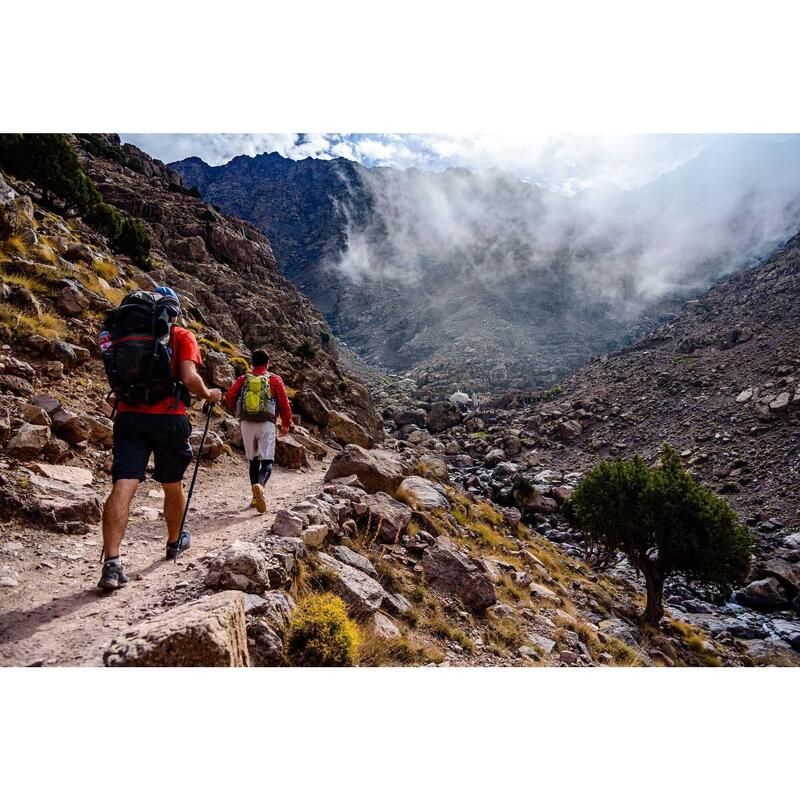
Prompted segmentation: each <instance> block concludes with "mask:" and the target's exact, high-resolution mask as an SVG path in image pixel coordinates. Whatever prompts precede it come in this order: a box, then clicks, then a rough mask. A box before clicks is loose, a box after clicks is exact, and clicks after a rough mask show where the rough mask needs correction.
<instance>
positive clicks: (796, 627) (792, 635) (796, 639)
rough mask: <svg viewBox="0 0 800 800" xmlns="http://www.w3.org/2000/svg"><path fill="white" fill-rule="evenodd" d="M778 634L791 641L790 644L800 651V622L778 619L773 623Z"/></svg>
mask: <svg viewBox="0 0 800 800" xmlns="http://www.w3.org/2000/svg"><path fill="white" fill-rule="evenodd" d="M772 625H773V627H774V628H775V630H776V632H777V633H778V636H780V637H781V639H783V640H785V641H787V642H789V644H790V645H791V646H792V647H793V648H794V649H795V650H797V651H799V652H800V622H793V621H791V620H788V619H776V620H774V621H773V623H772Z"/></svg>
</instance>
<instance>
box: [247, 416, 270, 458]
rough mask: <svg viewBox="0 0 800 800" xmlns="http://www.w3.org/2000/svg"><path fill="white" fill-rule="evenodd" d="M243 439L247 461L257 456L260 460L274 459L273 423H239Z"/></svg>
mask: <svg viewBox="0 0 800 800" xmlns="http://www.w3.org/2000/svg"><path fill="white" fill-rule="evenodd" d="M239 425H240V427H241V430H242V440H243V441H244V452H245V455H246V456H247V460H248V461H252V460H253V459H254V458H258V459H260V460H261V461H274V460H275V423H274V422H247V421H245V420H242V421H241V422H240V423H239Z"/></svg>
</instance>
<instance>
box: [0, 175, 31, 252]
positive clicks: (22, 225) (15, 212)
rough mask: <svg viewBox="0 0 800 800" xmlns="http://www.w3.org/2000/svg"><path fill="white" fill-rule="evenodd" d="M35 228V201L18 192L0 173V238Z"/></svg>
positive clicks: (17, 234)
mask: <svg viewBox="0 0 800 800" xmlns="http://www.w3.org/2000/svg"><path fill="white" fill-rule="evenodd" d="M32 228H33V201H32V200H31V199H30V197H27V196H26V195H20V194H17V193H16V192H15V191H14V190H13V189H12V188H11V187H10V186H9V185H8V183H7V182H6V180H5V178H4V177H3V176H2V175H1V174H0V239H6V238H8V237H10V236H19V235H21V234H22V233H24V232H25V231H27V230H31V229H32Z"/></svg>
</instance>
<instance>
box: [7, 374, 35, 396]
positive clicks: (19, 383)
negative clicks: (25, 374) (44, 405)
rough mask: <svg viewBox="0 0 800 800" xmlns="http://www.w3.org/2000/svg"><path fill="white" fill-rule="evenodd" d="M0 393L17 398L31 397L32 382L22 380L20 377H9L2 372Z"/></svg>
mask: <svg viewBox="0 0 800 800" xmlns="http://www.w3.org/2000/svg"><path fill="white" fill-rule="evenodd" d="M0 392H2V393H7V394H13V395H15V396H16V397H30V396H31V395H32V394H33V386H31V384H30V381H27V380H25V378H21V377H20V376H19V375H8V374H6V373H4V372H0Z"/></svg>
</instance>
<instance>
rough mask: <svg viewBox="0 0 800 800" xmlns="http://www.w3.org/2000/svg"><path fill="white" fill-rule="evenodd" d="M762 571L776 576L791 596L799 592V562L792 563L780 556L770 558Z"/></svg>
mask: <svg viewBox="0 0 800 800" xmlns="http://www.w3.org/2000/svg"><path fill="white" fill-rule="evenodd" d="M762 572H764V573H766V574H767V575H768V576H772V577H775V578H777V579H778V580H779V581H780V582H781V583H782V584H783V586H784V587H785V588H786V589H787V591H788V592H789V594H790V595H791V596H794V595H795V594H797V593H798V592H800V564H792V563H790V562H788V561H784V560H783V559H782V558H771V559H770V560H769V561H767V562H766V563H765V564H764V566H763V568H762Z"/></svg>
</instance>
